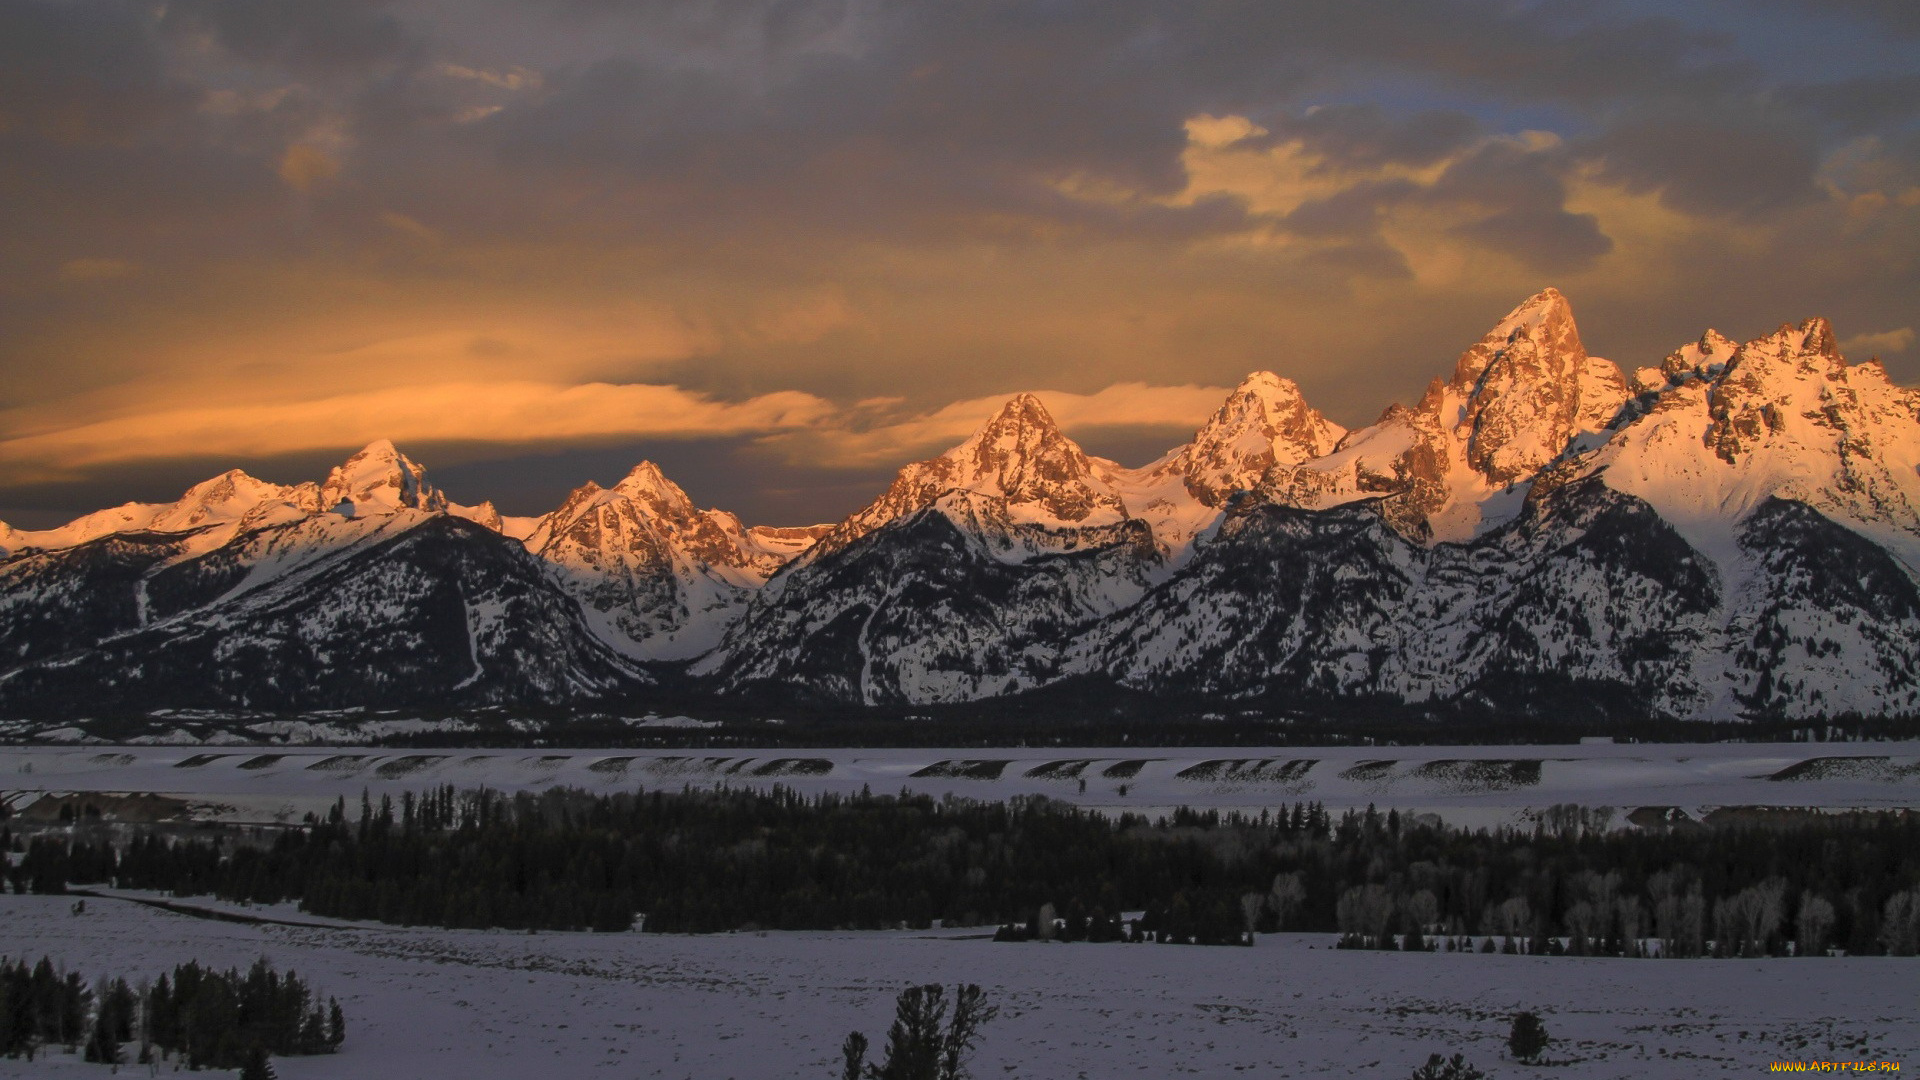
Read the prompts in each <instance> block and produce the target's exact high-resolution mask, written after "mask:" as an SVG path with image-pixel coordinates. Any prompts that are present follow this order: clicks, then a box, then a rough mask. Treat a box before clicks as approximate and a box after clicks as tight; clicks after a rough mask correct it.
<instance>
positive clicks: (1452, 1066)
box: [1412, 1054, 1487, 1080]
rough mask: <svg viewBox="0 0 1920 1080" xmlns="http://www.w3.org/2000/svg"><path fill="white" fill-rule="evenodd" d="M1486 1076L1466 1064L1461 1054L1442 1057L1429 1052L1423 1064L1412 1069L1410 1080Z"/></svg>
mask: <svg viewBox="0 0 1920 1080" xmlns="http://www.w3.org/2000/svg"><path fill="white" fill-rule="evenodd" d="M1486 1076H1487V1074H1486V1073H1483V1072H1481V1071H1480V1070H1479V1069H1476V1068H1474V1067H1473V1066H1472V1065H1469V1064H1467V1059H1466V1058H1465V1057H1464V1056H1463V1055H1460V1054H1455V1055H1453V1057H1451V1058H1442V1057H1441V1056H1440V1055H1439V1054H1430V1055H1428V1056H1427V1063H1426V1064H1425V1065H1422V1066H1420V1067H1419V1068H1417V1069H1415V1070H1413V1077H1412V1080H1486Z"/></svg>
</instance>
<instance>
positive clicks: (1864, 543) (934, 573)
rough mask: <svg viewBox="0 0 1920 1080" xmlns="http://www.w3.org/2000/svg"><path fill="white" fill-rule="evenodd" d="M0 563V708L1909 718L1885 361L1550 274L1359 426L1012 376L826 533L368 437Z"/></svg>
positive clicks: (657, 483) (114, 517) (1911, 461)
mask: <svg viewBox="0 0 1920 1080" xmlns="http://www.w3.org/2000/svg"><path fill="white" fill-rule="evenodd" d="M0 551H4V559H3V560H0V714H7V715H19V716H25V715H94V714H108V713H113V714H144V713H150V712H153V711H156V710H180V709H197V710H229V711H232V710H238V711H244V712H250V713H304V712H314V711H320V710H329V709H341V708H353V707H400V708H428V707H465V706H478V705H490V704H491V705H507V706H516V705H519V706H524V705H534V704H559V705H566V704H569V703H586V702H615V703H622V704H629V705H641V704H644V703H645V702H647V701H649V700H653V699H656V698H661V697H664V696H673V697H674V699H675V700H680V701H685V700H689V699H694V700H700V699H705V700H712V701H716V702H722V701H724V702H732V703H738V704H740V705H743V706H746V707H762V708H767V709H780V710H792V709H836V708H847V707H855V706H867V707H877V708H881V709H896V710H910V709H912V708H915V707H925V706H931V705H965V704H967V703H978V704H982V705H984V706H986V707H991V706H992V705H993V703H995V702H998V701H1004V700H1006V699H1009V698H1014V697H1018V696H1021V695H1031V694H1036V693H1053V694H1058V695H1063V698H1062V699H1063V700H1066V701H1069V702H1070V701H1073V700H1087V701H1097V700H1100V699H1101V698H1102V697H1103V696H1105V695H1113V694H1126V695H1132V696H1137V697H1143V698H1146V699H1149V700H1155V701H1161V702H1164V703H1166V704H1167V705H1168V706H1169V707H1179V708H1200V709H1204V708H1213V707H1219V708H1234V709H1240V710H1249V709H1251V710H1256V711H1267V712H1273V713H1283V714H1339V713H1351V712H1354V711H1356V710H1359V711H1368V710H1377V711H1382V712H1411V713H1413V714H1429V715H1461V714H1484V715H1488V716H1509V715H1512V716H1533V717H1547V718H1552V717H1559V716H1600V717H1617V718H1627V717H1656V718H1677V719H1716V720H1726V719H1736V718H1741V717H1766V718H1793V719H1798V718H1808V719H1812V718H1819V717H1838V716H1843V715H1867V716H1912V715H1916V714H1920V674H1916V673H1917V672H1920V390H1915V389H1910V388H1903V387H1900V386H1897V385H1895V384H1894V383H1892V382H1891V381H1890V380H1889V379H1888V377H1887V374H1886V372H1885V371H1884V369H1883V368H1882V367H1881V366H1880V364H1879V363H1878V362H1877V361H1868V362H1866V363H1861V364H1849V363H1847V362H1846V361H1845V360H1844V359H1843V358H1842V357H1841V356H1840V353H1839V351H1838V349H1837V347H1836V345H1835V340H1834V335H1833V331H1832V328H1831V327H1830V326H1829V325H1828V324H1827V322H1826V321H1825V320H1823V319H1818V318H1815V319H1809V320H1807V321H1805V322H1802V323H1800V324H1798V325H1786V326H1782V327H1781V328H1780V329H1779V330H1777V331H1775V332H1774V333H1772V334H1770V335H1767V336H1765V337H1761V338H1758V339H1756V340H1753V341H1749V342H1747V343H1745V344H1736V343H1734V342H1733V341H1731V340H1729V339H1727V338H1725V337H1723V336H1721V335H1720V334H1718V333H1716V332H1714V331H1711V330H1709V331H1707V332H1706V333H1704V334H1703V335H1702V336H1701V337H1700V338H1699V339H1698V340H1697V341H1694V342H1690V343H1688V344H1686V345H1683V346H1681V347H1680V348H1677V349H1675V350H1674V351H1673V352H1672V353H1671V354H1669V355H1668V356H1667V357H1665V358H1664V359H1663V360H1662V361H1660V362H1659V363H1658V364H1657V365H1649V366H1645V367H1640V368H1638V369H1637V370H1634V371H1632V372H1631V373H1630V374H1628V373H1623V372H1622V371H1621V370H1620V369H1619V368H1618V367H1617V366H1615V365H1614V364H1613V363H1611V362H1609V361H1607V360H1603V359H1600V358H1598V357H1593V356H1589V355H1588V354H1587V352H1586V350H1585V347H1584V346H1583V345H1582V343H1581V340H1580V334H1579V330H1578V328H1577V326H1576V325H1575V322H1574V318H1573V311H1572V308H1571V306H1570V305H1569V303H1568V302H1567V300H1566V298H1565V297H1563V296H1562V295H1561V294H1560V293H1558V292H1557V291H1555V290H1552V289H1548V290H1545V291H1543V292H1541V293H1539V294H1537V295H1535V296H1533V297H1531V298H1529V299H1528V300H1527V301H1526V302H1525V303H1523V304H1521V305H1520V306H1519V307H1518V308H1516V309H1515V310H1514V311H1513V312H1512V313H1511V314H1509V315H1508V316H1507V317H1506V318H1505V319H1502V320H1501V321H1500V322H1499V323H1498V324H1497V325H1496V326H1495V327H1494V328H1493V329H1492V330H1490V331H1489V332H1488V333H1487V334H1486V336H1484V337H1483V338H1481V339H1480V340H1479V341H1478V342H1476V343H1474V344H1473V345H1471V346H1470V347H1469V348H1468V349H1467V350H1466V351H1465V352H1464V353H1463V354H1462V355H1461V357H1460V359H1459V361H1458V362H1457V363H1456V364H1455V365H1454V368H1453V371H1452V373H1451V374H1450V375H1449V376H1448V377H1446V378H1442V379H1436V380H1434V382H1433V383H1432V385H1431V386H1429V387H1428V389H1427V391H1426V392H1425V394H1424V395H1423V396H1422V397H1421V398H1420V400H1419V401H1418V402H1417V403H1416V404H1414V405H1413V406H1412V407H1406V406H1402V405H1393V406H1391V407H1389V408H1388V409H1387V410H1386V411H1385V412H1384V413H1383V414H1382V415H1381V416H1380V418H1379V419H1378V420H1377V421H1376V422H1375V423H1373V424H1372V425H1370V426H1368V427H1364V428H1360V429H1357V430H1353V431H1348V430H1345V429H1343V428H1342V427H1341V426H1340V425H1338V424H1336V423H1334V422H1333V421H1331V420H1329V419H1327V418H1326V417H1325V416H1322V415H1321V414H1320V413H1319V412H1318V411H1316V410H1315V409H1314V408H1313V407H1312V406H1311V405H1309V404H1308V403H1307V402H1306V400H1305V399H1304V398H1303V397H1302V395H1301V392H1300V389H1299V388H1298V387H1297V386H1296V385H1295V384H1294V383H1293V382H1291V381H1289V380H1287V379H1285V378H1282V377H1279V376H1277V375H1274V374H1271V373H1268V372H1255V373H1253V374H1251V375H1249V376H1248V377H1247V378H1246V379H1245V381H1243V382H1242V383H1241V384H1240V385H1239V386H1238V387H1237V388H1235V389H1234V390H1233V391H1232V393H1231V394H1230V395H1229V396H1228V397H1227V399H1226V400H1225V401H1224V402H1223V403H1222V404H1221V406H1220V408H1219V410H1218V411H1217V412H1216V413H1215V414H1214V415H1213V416H1212V417H1211V418H1210V419H1209V420H1208V421H1207V422H1206V423H1205V424H1204V425H1203V426H1202V427H1201V428H1200V429H1199V430H1198V431H1197V432H1195V433H1194V436H1193V438H1192V439H1191V440H1190V441H1189V442H1187V443H1185V444H1184V445H1181V446H1179V447H1176V448H1174V449H1173V450H1171V451H1169V452H1168V453H1167V454H1165V455H1164V456H1162V457H1161V458H1160V459H1158V460H1156V461H1154V462H1152V463H1150V464H1147V465H1145V466H1142V467H1139V468H1127V467H1123V466H1121V465H1119V464H1116V463H1115V462H1112V461H1107V460H1104V459H1101V458H1099V457H1095V456H1092V455H1089V454H1087V453H1086V452H1085V451H1083V450H1082V449H1081V448H1080V447H1079V446H1078V445H1077V444H1075V443H1074V442H1073V440H1072V439H1070V438H1068V437H1067V436H1066V435H1065V434H1064V433H1063V432H1062V431H1061V430H1060V428H1059V427H1058V425H1057V424H1056V423H1055V422H1054V420H1053V418H1052V417H1051V416H1050V415H1049V414H1048V412H1047V410H1046V408H1045V406H1044V405H1043V404H1042V403H1041V401H1040V400H1039V399H1038V398H1036V397H1034V396H1033V395H1031V394H1020V395H1017V396H1015V397H1013V398H1012V399H1011V400H1009V401H1008V402H1007V403H1006V404H1005V406H1004V407H1003V408H1002V409H1001V410H1000V411H999V412H998V413H997V414H995V415H994V416H992V417H991V418H989V419H987V421H986V423H985V424H984V425H983V426H982V427H981V428H980V429H979V430H978V431H977V432H976V433H975V434H974V435H973V436H972V437H971V438H969V439H967V440H966V441H965V442H963V443H961V444H960V445H958V446H955V447H954V448H952V449H951V450H948V451H947V452H945V453H944V454H941V455H940V456H938V457H935V458H932V459H930V460H927V461H922V462H917V463H914V464H911V465H908V466H906V467H905V468H903V469H902V470H901V471H900V472H899V474H898V475H897V476H896V478H895V479H894V481H893V483H892V484H891V485H890V486H889V487H888V488H887V490H886V491H884V492H883V493H881V494H880V495H879V497H877V498H876V499H874V500H873V502H871V503H870V504H868V505H867V506H866V507H864V508H862V509H861V510H860V511H858V512H857V513H855V514H853V515H852V516H851V517H848V518H847V519H846V520H844V521H841V522H838V523H832V524H825V525H818V526H810V527H805V528H767V527H752V528H749V527H747V526H745V525H743V524H742V523H741V521H740V520H739V519H738V518H737V517H735V516H734V515H732V514H729V513H726V512H724V511H720V510H711V509H709V510H703V509H699V508H698V507H696V506H695V504H694V503H693V502H692V500H691V499H689V498H688V496H687V495H686V493H685V492H684V491H682V490H681V489H680V488H679V487H677V486H676V485H675V484H674V483H673V482H672V481H671V480H669V479H667V478H666V477H665V476H664V475H662V474H661V472H660V470H659V469H658V468H657V467H655V466H654V465H653V464H652V463H650V462H642V463H641V464H640V465H639V466H638V467H636V468H635V469H634V470H633V471H632V472H631V473H630V474H628V475H627V477H626V478H625V479H623V480H622V481H620V482H619V483H618V484H615V485H614V486H613V487H610V488H602V487H600V486H598V485H597V484H593V483H588V484H587V485H585V486H584V487H581V488H579V489H577V490H575V491H574V492H572V493H571V494H570V495H569V496H568V497H567V498H566V499H565V501H564V502H563V503H562V504H561V505H560V507H558V508H557V509H555V510H554V511H552V512H551V513H548V514H546V515H544V516H541V517H538V518H513V517H503V516H502V515H501V514H499V513H498V512H497V511H496V510H495V509H494V508H493V507H492V506H491V505H490V504H482V505H480V506H477V507H469V506H461V505H457V504H455V503H452V502H450V501H449V500H448V499H447V497H446V496H445V495H444V494H443V493H442V492H441V491H440V490H439V489H438V488H436V487H435V486H434V485H433V483H432V481H431V480H430V478H429V477H428V475H427V473H426V470H425V469H423V468H422V467H421V466H420V465H419V464H417V463H416V462H414V461H413V460H411V459H410V458H408V457H407V456H406V455H405V454H403V453H401V452H400V451H399V450H398V449H396V448H395V447H394V446H393V445H392V444H391V443H388V442H384V441H382V442H376V443H374V444H372V445H370V446H368V447H367V448H366V449H364V450H362V451H360V452H359V453H357V454H355V455H354V456H353V457H351V458H349V459H348V460H347V461H346V462H345V463H344V464H342V465H341V466H340V467H338V468H336V469H334V470H333V471H332V473H331V474H330V475H329V476H328V477H327V478H326V479H325V480H324V481H322V482H319V483H304V484H298V485H292V486H284V485H279V484H273V483H268V482H266V481H263V480H258V479H255V478H253V477H251V476H248V475H246V474H245V473H241V472H237V471H236V472H229V473H226V474H223V475H221V476H218V477H215V478H213V479H211V480H208V481H205V482H203V483H200V484H197V485H195V486H194V487H192V488H190V489H189V490H188V491H187V492H186V493H185V494H184V495H183V496H182V497H181V498H180V499H179V500H178V501H176V502H173V503H165V504H129V505H126V506H121V507H117V508H114V509H110V510H103V511H99V512H97V513H93V514H89V515H87V516H85V517H82V518H79V519H77V520H75V521H73V522H71V523H69V524H67V525H65V526H63V527H61V528H58V529H52V530H45V531H38V532H28V531H18V530H14V529H12V528H10V527H7V526H5V525H0Z"/></svg>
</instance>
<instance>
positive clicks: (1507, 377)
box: [1441, 289, 1629, 487]
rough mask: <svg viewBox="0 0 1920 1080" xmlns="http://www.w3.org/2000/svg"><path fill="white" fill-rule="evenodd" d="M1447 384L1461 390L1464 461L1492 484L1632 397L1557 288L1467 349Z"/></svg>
mask: <svg viewBox="0 0 1920 1080" xmlns="http://www.w3.org/2000/svg"><path fill="white" fill-rule="evenodd" d="M1449 389H1450V390H1452V391H1454V393H1455V394H1457V395H1458V403H1457V408H1458V409H1459V413H1458V416H1459V420H1458V422H1457V428H1458V430H1459V431H1460V433H1461V434H1462V435H1464V436H1465V447H1464V449H1465V451H1466V463H1467V465H1468V466H1469V467H1471V468H1472V469H1473V470H1474V471H1476V472H1478V473H1480V474H1481V475H1483V476H1485V477H1486V478H1487V480H1488V482H1489V483H1491V484H1492V485H1493V486H1495V487H1505V486H1508V485H1512V484H1515V483H1518V482H1520V481H1522V480H1525V479H1527V478H1529V477H1531V476H1532V475H1533V474H1535V473H1537V472H1539V471H1540V470H1541V469H1542V468H1543V467H1545V466H1546V465H1547V464H1548V463H1549V462H1551V461H1553V460H1554V459H1555V458H1556V457H1558V456H1560V454H1561V452H1562V451H1564V450H1565V449H1566V447H1567V444H1568V443H1569V442H1570V441H1571V440H1572V439H1573V437H1574V436H1575V435H1577V434H1578V433H1579V432H1581V431H1582V430H1592V429H1596V428H1600V427H1604V426H1606V425H1607V424H1609V423H1611V421H1612V419H1613V417H1614V416H1615V415H1616V414H1617V413H1618V412H1619V410H1620V408H1621V406H1622V405H1624V404H1625V403H1626V401H1627V398H1628V397H1629V394H1628V392H1627V383H1626V380H1625V379H1624V378H1623V377H1622V376H1621V374H1620V371H1619V369H1618V368H1616V367H1614V366H1613V365H1612V364H1611V363H1608V362H1607V361H1605V360H1599V359H1597V358H1594V357H1590V356H1588V355H1587V350H1586V346H1584V345H1583V344H1581V341H1580V330H1579V327H1578V326H1577V325H1576V324H1575V323H1574V318H1573V305H1572V304H1570V303H1568V302H1567V298H1566V297H1565V296H1562V295H1561V294H1560V292H1559V291H1558V290H1555V289H1546V290H1543V291H1542V292H1539V293H1537V294H1535V295H1534V296H1532V297H1530V298H1529V299H1528V300H1527V301H1526V302H1525V303H1523V304H1521V305H1520V306H1519V307H1517V308H1515V309H1514V310H1513V311H1512V312H1511V313H1509V314H1508V315H1507V317H1506V318H1505V319H1502V320H1501V321H1500V323H1499V324H1498V325H1496V326H1495V327H1494V329H1493V330H1492V331H1491V332H1489V333H1488V334H1487V335H1486V336H1485V337H1483V338H1481V339H1480V341H1479V342H1477V343H1475V344H1474V345H1473V346H1472V347H1470V348H1469V349H1467V351H1466V352H1465V353H1464V354H1462V355H1461V357H1460V361H1459V363H1458V364H1456V365H1455V367H1454V378H1453V382H1452V384H1451V386H1450V387H1449ZM1449 396H1452V395H1449ZM1448 404H1449V405H1453V404H1454V403H1453V402H1451V401H1450V402H1448ZM1441 419H1442V421H1443V423H1444V422H1446V421H1448V420H1451V419H1452V417H1450V416H1446V415H1444V414H1443V415H1442V417H1441Z"/></svg>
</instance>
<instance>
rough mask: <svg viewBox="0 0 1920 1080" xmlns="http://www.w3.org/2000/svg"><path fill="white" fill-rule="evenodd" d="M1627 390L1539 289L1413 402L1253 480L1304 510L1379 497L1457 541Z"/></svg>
mask: <svg viewBox="0 0 1920 1080" xmlns="http://www.w3.org/2000/svg"><path fill="white" fill-rule="evenodd" d="M1629 396H1630V395H1629V393H1628V390H1627V383H1626V380H1625V379H1624V378H1623V377H1622V376H1621V374H1620V371H1619V369H1618V368H1616V367H1615V366H1614V365H1613V364H1611V363H1609V362H1608V361H1605V360H1601V359H1598V358H1596V357H1591V356H1588V355H1587V352H1586V348H1585V347H1584V346H1583V345H1582V344H1581V342H1580V333H1579V330H1578V329H1577V328H1576V327H1575V325H1574V320H1573V307H1572V305H1571V304H1569V303H1568V302H1567V299H1566V297H1565V296H1562V295H1561V294H1560V292H1559V291H1558V290H1557V289H1546V290H1543V291H1542V292H1540V293H1537V294H1535V295H1534V296H1532V297H1530V298H1528V300H1527V301H1526V302H1525V303H1523V304H1521V305H1520V306H1519V307H1517V308H1515V309H1513V311H1512V312H1510V313H1508V315H1507V317H1506V318H1504V319H1502V320H1500V322H1499V323H1498V324H1497V325H1495V326H1494V328H1493V329H1492V330H1491V331H1489V332H1488V333H1487V335H1486V336H1485V337H1483V338H1481V339H1480V341H1478V342H1476V343H1475V344H1474V345H1472V346H1471V347H1469V348H1468V349H1467V351H1466V352H1465V353H1463V354H1462V355H1461V357H1460V359H1459V361H1458V362H1457V363H1456V364H1455V365H1454V371H1453V377H1452V378H1451V379H1449V380H1445V381H1443V380H1439V379H1436V380H1434V382H1433V384H1432V385H1431V386H1429V387H1428V388H1427V392H1426V394H1425V395H1424V396H1423V397H1422V398H1421V399H1420V401H1419V403H1418V404H1417V405H1415V406H1414V407H1413V408H1411V409H1407V408H1405V407H1402V406H1399V405H1393V406H1390V407H1388V409H1387V410H1386V412H1384V413H1383V414H1381V417H1380V419H1379V421H1377V422H1376V423H1375V424H1374V425H1373V426H1371V427H1367V428H1362V429H1360V430H1358V431H1354V432H1351V433H1349V434H1348V435H1347V436H1346V437H1345V438H1344V439H1343V440H1342V441H1341V443H1340V445H1339V446H1338V447H1337V448H1335V450H1334V451H1333V452H1332V453H1330V454H1327V455H1325V456H1323V457H1319V458H1316V459H1314V460H1311V461H1306V462H1301V463H1297V464H1276V465H1275V466H1274V468H1273V469H1272V470H1270V471H1269V473H1268V475H1267V476H1266V477H1265V478H1264V479H1263V480H1262V481H1261V484H1260V491H1261V493H1262V494H1263V495H1264V496H1265V497H1267V498H1269V499H1272V500H1274V501H1277V502H1282V503H1286V504H1288V505H1293V506H1299V507H1303V508H1307V509H1326V508H1328V507H1332V506H1338V505H1340V504H1342V503H1347V502H1352V501H1354V500H1356V499H1366V498H1385V499H1386V500H1387V506H1386V510H1387V515H1388V520H1389V521H1391V522H1392V523H1393V524H1394V525H1395V527H1396V528H1399V529H1401V530H1402V531H1403V532H1405V533H1407V534H1408V535H1410V536H1413V537H1416V538H1418V539H1421V540H1427V541H1440V540H1465V539H1468V538H1470V537H1473V536H1475V535H1478V534H1480V533H1482V532H1485V531H1486V530H1487V529H1489V528H1492V527H1494V526H1497V525H1499V524H1501V523H1502V522H1505V521H1508V520H1511V519H1512V517H1513V515H1514V514H1515V513H1517V512H1518V509H1519V498H1518V497H1517V496H1518V495H1520V494H1524V493H1520V492H1517V491H1516V488H1517V487H1518V486H1519V485H1522V484H1525V483H1526V482H1528V481H1530V480H1531V479H1532V478H1533V476H1534V475H1535V474H1536V473H1537V472H1539V471H1540V469H1542V468H1543V467H1545V466H1546V465H1548V464H1550V463H1552V462H1553V461H1554V460H1556V459H1557V458H1559V457H1560V456H1561V455H1562V454H1563V453H1565V452H1566V450H1567V448H1568V447H1569V446H1570V445H1571V444H1572V443H1573V441H1574V440H1575V439H1576V438H1577V437H1579V436H1581V435H1583V434H1589V433H1596V432H1600V431H1603V430H1605V429H1606V428H1607V427H1608V425H1610V424H1611V423H1612V422H1613V421H1614V420H1615V418H1616V417H1617V416H1618V414H1619V412H1620V409H1621V407H1622V406H1623V405H1625V404H1626V402H1627V400H1628V398H1629Z"/></svg>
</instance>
